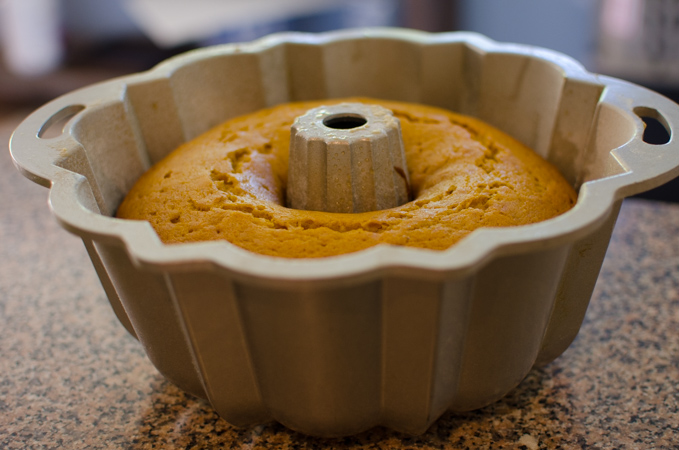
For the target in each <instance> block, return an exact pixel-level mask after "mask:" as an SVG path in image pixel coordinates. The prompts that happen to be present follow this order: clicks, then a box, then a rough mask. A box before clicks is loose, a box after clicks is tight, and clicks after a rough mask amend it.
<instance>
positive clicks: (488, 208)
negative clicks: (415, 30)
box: [117, 98, 577, 258]
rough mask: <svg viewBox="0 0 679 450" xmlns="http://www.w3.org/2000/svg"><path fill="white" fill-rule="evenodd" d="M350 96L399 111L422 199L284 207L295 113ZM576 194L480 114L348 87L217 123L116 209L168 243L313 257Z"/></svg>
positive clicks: (416, 239) (471, 226)
mask: <svg viewBox="0 0 679 450" xmlns="http://www.w3.org/2000/svg"><path fill="white" fill-rule="evenodd" d="M340 102H364V103H371V104H378V105H380V106H383V107H385V108H388V109H390V110H392V111H393V112H394V115H395V116H396V117H397V118H398V119H399V120H400V122H401V130H402V134H403V142H404V147H405V153H406V160H407V165H408V170H409V174H410V182H411V191H412V198H413V200H412V201H410V202H408V203H405V204H403V205H401V206H398V207H395V208H391V209H387V210H381V211H370V212H365V213H357V214H340V213H327V212H318V211H305V210H295V209H290V208H287V207H285V203H284V202H285V188H286V184H287V166H288V150H289V145H290V126H291V125H292V122H293V121H294V119H295V118H296V117H297V116H300V115H302V114H304V113H305V112H306V111H307V110H309V109H311V108H314V107H317V106H320V105H329V104H334V103H340ZM576 198H577V194H576V193H575V191H574V190H573V188H572V187H571V186H570V185H569V184H568V182H567V181H566V180H565V179H564V178H563V177H562V176H561V174H560V173H559V172H558V170H557V169H556V168H555V167H554V166H552V165H551V164H549V163H548V162H547V161H545V160H544V159H542V158H541V157H540V156H538V155H537V154H535V153H534V152H533V151H532V150H530V149H529V148H527V147H526V146H524V145H523V144H521V143H520V142H518V141H516V140H515V139H513V138H511V137H510V136H508V135H506V134H505V133H503V132H501V131H499V130H497V129H495V128H493V127H491V126H490V125H488V124H485V123H483V122H481V121H479V120H477V119H474V118H471V117H467V116H463V115H460V114H456V113H453V112H450V111H446V110H443V109H440V108H435V107H431V106H425V105H418V104H411V103H403V102H394V101H385V100H376V99H365V98H350V99H346V98H345V99H335V100H322V101H313V102H298V103H288V104H284V105H278V106H275V107H272V108H268V109H264V110H260V111H257V112H254V113H251V114H248V115H245V116H241V117H237V118H234V119H231V120H229V121H227V122H225V123H223V124H221V125H219V126H217V127H215V128H213V129H212V130H210V131H208V132H206V133H204V134H203V135H201V136H199V137H197V138H195V139H193V140H192V141H189V142H187V143H185V144H183V145H182V146H180V147H179V148H177V149H176V150H175V151H173V152H172V153H170V154H169V155H168V156H167V157H166V158H164V159H163V160H162V161H160V162H159V163H157V164H156V165H154V166H153V167H152V168H151V169H149V170H148V171H147V172H146V173H145V174H144V175H142V177H141V178H140V179H139V180H138V181H137V183H136V184H135V186H134V187H133V188H132V189H131V190H130V192H129V193H128V195H127V196H126V197H125V199H124V200H123V202H122V204H121V205H120V207H119V208H118V212H117V217H119V218H124V219H133V220H146V221H148V222H150V223H151V225H152V226H153V228H154V229H155V230H156V232H157V233H158V235H159V236H160V238H161V240H162V241H163V242H165V243H168V244H174V243H181V242H197V241H209V240H222V239H223V240H227V241H229V242H231V243H233V244H235V245H237V246H239V247H242V248H244V249H247V250H250V251H253V252H256V253H260V254H264V255H271V256H280V257H288V258H314V257H325V256H333V255H340V254H344V253H350V252H356V251H359V250H363V249H366V248H369V247H372V246H375V245H378V244H393V245H405V246H411V247H419V248H427V249H432V250H444V249H447V248H449V247H450V246H452V245H454V244H455V243H456V242H458V241H459V240H460V239H462V238H464V237H465V236H467V235H468V234H469V233H471V232H472V231H474V230H475V229H478V228H481V227H505V226H518V225H525V224H530V223H535V222H540V221H543V220H547V219H550V218H553V217H555V216H557V215H559V214H562V213H564V212H566V211H568V210H569V209H570V208H571V207H572V206H573V205H574V204H575V201H576Z"/></svg>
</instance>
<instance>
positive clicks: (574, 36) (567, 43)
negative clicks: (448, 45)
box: [458, 0, 599, 68]
mask: <svg viewBox="0 0 679 450" xmlns="http://www.w3.org/2000/svg"><path fill="white" fill-rule="evenodd" d="M598 11H599V1H598V0H462V1H461V2H460V5H459V9H458V14H459V16H458V17H459V18H458V26H459V28H460V29H463V30H469V31H476V32H479V33H482V34H485V35H486V36H488V37H490V38H492V39H495V40H498V41H506V42H515V43H520V44H531V45H538V46H541V47H547V48H550V49H552V50H557V51H560V52H563V53H565V54H567V55H569V56H572V57H573V58H575V59H577V60H578V61H580V62H581V63H583V64H584V65H585V66H586V67H588V68H593V66H594V65H595V59H596V51H597V34H598V31H597V30H598Z"/></svg>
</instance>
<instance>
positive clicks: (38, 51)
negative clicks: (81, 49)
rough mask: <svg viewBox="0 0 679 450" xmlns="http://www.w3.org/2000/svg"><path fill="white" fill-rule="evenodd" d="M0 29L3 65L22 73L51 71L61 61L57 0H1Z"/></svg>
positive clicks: (38, 73)
mask: <svg viewBox="0 0 679 450" xmlns="http://www.w3.org/2000/svg"><path fill="white" fill-rule="evenodd" d="M0 5H1V6H2V11H1V12H0V33H1V36H2V47H3V55H4V59H5V63H6V65H7V68H8V69H9V70H10V71H12V72H14V73H16V74H18V75H23V76H37V75H42V74H45V73H48V72H51V71H53V70H54V69H56V68H57V67H59V64H60V63H61V61H62V58H63V54H64V48H63V43H62V41H61V31H60V20H59V3H58V0H3V1H2V3H0Z"/></svg>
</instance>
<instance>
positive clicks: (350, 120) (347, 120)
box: [323, 113, 368, 130]
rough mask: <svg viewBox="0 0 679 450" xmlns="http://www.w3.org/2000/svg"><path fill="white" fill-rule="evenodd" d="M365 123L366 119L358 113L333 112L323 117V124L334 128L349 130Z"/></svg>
mask: <svg viewBox="0 0 679 450" xmlns="http://www.w3.org/2000/svg"><path fill="white" fill-rule="evenodd" d="M366 123H368V119H366V118H365V117H363V116H361V115H360V114H352V113H342V114H333V115H332V116H328V117H326V118H325V119H323V125H325V126H326V127H328V128H334V129H335V130H350V129H352V128H358V127H362V126H363V125H365V124H366Z"/></svg>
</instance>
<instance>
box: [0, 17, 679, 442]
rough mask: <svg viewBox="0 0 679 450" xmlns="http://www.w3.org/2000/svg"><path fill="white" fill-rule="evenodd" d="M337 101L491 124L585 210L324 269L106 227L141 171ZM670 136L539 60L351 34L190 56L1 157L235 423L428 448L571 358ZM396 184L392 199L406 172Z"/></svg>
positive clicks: (498, 46)
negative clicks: (280, 108) (231, 123)
mask: <svg viewBox="0 0 679 450" xmlns="http://www.w3.org/2000/svg"><path fill="white" fill-rule="evenodd" d="M345 97H371V98H380V99H388V100H398V101H407V102H416V103H423V104H428V105H433V106H439V107H443V108H446V109H449V110H452V111H455V112H460V113H463V114H467V115H470V116H474V117H477V118H479V119H481V120H483V121H485V122H488V123H490V124H491V125H493V126H495V127H497V128H499V129H501V130H503V131H504V132H506V133H508V134H510V135H511V136H513V137H514V138H516V139H518V140H519V141H521V142H522V143H523V144H525V145H527V146H529V147H531V148H532V149H534V150H535V151H536V152H537V153H538V154H539V155H541V156H543V157H544V158H545V159H547V160H548V161H550V162H551V163H553V164H554V165H556V167H558V169H559V171H560V172H561V173H562V174H563V175H564V177H565V178H566V179H567V180H568V182H569V183H571V184H572V185H573V187H575V189H576V190H577V191H578V199H577V203H576V204H575V206H574V207H573V208H572V209H570V210H569V211H568V212H566V213H564V214H562V215H560V216H557V217H555V218H553V219H549V220H547V221H544V222H540V223H535V224H531V225H525V226H519V227H511V228H483V229H479V230H476V231H474V232H472V233H471V234H470V235H468V236H467V237H465V238H464V239H462V240H461V241H460V242H459V243H458V244H456V245H454V246H452V247H450V248H449V249H447V250H442V251H432V250H425V249H417V248H406V247H401V246H392V245H378V246H375V247H371V248H369V249H367V250H363V251H359V252H355V253H350V254H346V255H341V256H333V257H327V258H320V259H303V258H302V259H286V258H278V257H270V256H265V255H260V254H255V253H251V252H248V251H246V250H243V249H241V248H239V247H236V246H235V245H232V244H230V243H228V242H217V241H215V242H201V243H191V244H177V245H166V244H163V243H162V242H161V241H160V239H159V237H158V235H157V234H156V233H155V232H154V231H153V229H152V228H151V226H150V225H149V224H148V223H146V222H141V221H129V220H122V219H117V218H114V217H113V216H114V214H115V212H116V209H117V207H118V205H119V204H120V202H121V201H122V199H123V197H124V196H125V195H126V193H127V192H128V191H129V190H130V188H131V187H132V185H133V184H134V183H135V181H136V180H137V179H138V178H139V177H140V176H141V175H142V174H143V173H144V172H145V171H146V170H147V169H148V168H149V167H150V166H151V165H152V164H153V163H155V162H157V161H159V160H160V159H161V158H163V157H164V156H165V155H167V154H168V153H169V152H170V151H172V150H173V149H175V148H176V147H178V146H179V145H180V144H182V143H183V142H186V141H188V140H190V139H192V138H194V137H196V136H197V135H199V134H201V133H202V132H204V131H206V130H208V129H210V128H212V127H213V126H216V125H217V124H219V123H221V122H223V121H225V120H227V119H230V118H233V117H236V116H239V115H242V114H246V113H249V112H253V111H257V110H259V109H262V108H265V107H268V106H273V105H277V104H281V103H285V102H291V101H302V100H312V99H332V98H345ZM359 115H361V114H359ZM646 117H652V118H654V119H657V120H658V121H659V122H660V123H661V124H662V125H663V126H664V127H665V128H666V129H667V131H668V133H669V136H670V138H669V141H668V142H667V143H665V144H662V145H652V144H649V143H647V142H645V141H644V137H643V132H644V122H643V120H642V119H644V118H646ZM64 123H65V125H64ZM678 123H679V107H678V106H677V105H676V104H674V103H673V102H671V101H669V100H667V99H666V98H664V97H662V96H660V95H658V94H656V93H654V92H651V91H649V90H647V89H644V88H642V87H639V86H636V85H633V84H630V83H627V82H624V81H621V80H617V79H614V78H610V77H605V76H600V75H595V74H592V73H589V72H587V71H586V70H585V69H584V68H583V67H582V66H581V65H580V64H578V63H577V62H575V61H573V60H572V59H570V58H568V57H566V56H564V55H561V54H559V53H555V52H552V51H549V50H545V49H541V48H536V47H529V46H520V45H514V44H502V43H497V42H494V41H491V40H489V39H487V38H485V37H483V36H480V35H477V34H472V33H441V34H428V33H423V32H416V31H409V30H399V29H361V30H349V31H341V32H333V33H327V34H281V35H273V36H270V37H267V38H264V39H261V40H258V41H255V42H252V43H248V44H233V45H224V46H218V47H212V48H206V49H201V50H196V51H192V52H189V53H187V54H184V55H181V56H178V57H175V58H172V59H170V60H168V61H166V62H164V63H162V64H160V65H159V66H157V67H155V68H154V69H152V70H150V71H148V72H144V73H140V74H136V75H131V76H127V77H123V78H118V79H115V80H112V81H109V82H105V83H102V84H98V85H94V86H91V87H88V88H84V89H81V90H78V91H75V92H72V93H70V94H68V95H65V96H63V97H60V98H58V99H56V100H54V101H52V102H50V103H48V104H47V105H45V106H43V107H42V108H40V109H38V110H37V111H35V112H34V113H33V114H31V115H30V116H29V117H28V118H27V119H26V120H25V121H24V122H23V123H22V124H21V125H20V126H19V127H18V128H17V130H16V132H15V133H14V134H13V136H12V139H11V142H10V150H11V152H12V156H13V158H14V161H15V163H16V165H17V167H18V169H19V170H20V171H21V172H22V173H23V174H24V175H25V176H27V177H28V178H30V179H31V180H33V181H35V182H37V183H40V184H42V185H44V186H46V187H49V188H50V193H49V203H50V207H51V208H52V211H53V213H54V215H55V216H56V218H57V220H58V221H59V222H60V223H61V224H62V225H63V226H64V228H66V229H67V230H69V231H71V232H73V233H75V234H77V235H78V236H80V237H82V239H83V241H84V243H85V246H86V248H87V250H88V252H89V255H90V257H91V259H92V262H93V264H94V267H95V269H96V271H97V273H98V275H99V277H100V279H101V282H102V285H103V287H104V289H105V291H106V293H107V296H108V298H109V300H110V302H111V305H112V306H113V309H114V311H115V313H116V314H117V316H118V318H119V319H120V321H121V323H122V324H123V325H124V326H125V327H126V328H127V330H128V331H129V332H130V333H131V334H132V335H133V336H135V337H136V338H137V339H138V340H139V341H140V342H141V345H142V346H143V347H144V349H145V350H146V352H147V354H148V356H149V358H150V360H151V361H152V362H153V364H154V365H155V366H156V367H157V368H158V370H159V371H160V372H161V373H162V374H163V375H165V376H166V377H167V378H168V379H170V380H171V381H173V382H174V383H175V384H177V385H178V386H179V387H181V388H183V389H184V390H186V391H188V392H190V393H192V394H195V395H197V396H200V397H204V398H207V399H208V400H209V402H210V403H211V404H212V405H213V406H214V408H215V409H216V411H217V412H218V413H219V414H220V415H221V416H222V417H223V418H224V419H226V420H227V421H228V422H230V423H232V424H234V425H237V426H251V425H254V424H260V423H264V422H268V421H272V420H275V421H279V422H280V423H282V424H284V425H286V426H288V427H290V428H292V429H295V430H298V431H301V432H304V433H308V434H313V435H321V436H343V435H349V434H353V433H357V432H360V431H362V430H366V429H368V428H371V427H373V426H377V425H383V426H386V427H390V428H393V429H395V430H399V431H403V432H407V433H422V432H424V431H426V430H427V428H428V427H429V426H430V425H431V424H432V423H433V421H435V420H436V419H437V418H438V417H439V416H440V415H441V414H442V413H443V412H444V411H446V410H453V411H465V410H470V409H474V408H479V407H482V406H484V405H487V404H489V403H492V402H494V401H496V400H498V399H499V398H501V397H502V396H504V395H505V394H506V393H507V392H509V391H510V390H511V389H513V388H514V387H515V386H516V385H517V384H518V383H520V382H521V380H522V379H523V378H524V377H525V376H526V374H527V373H528V372H529V371H530V370H531V368H532V367H534V366H536V365H541V364H546V363H548V362H549V361H551V360H553V359H554V358H556V357H557V356H558V355H559V354H561V353H562V352H563V351H564V350H565V349H566V348H567V347H568V345H569V344H570V342H571V341H572V340H573V338H574V337H575V336H576V334H577V332H578V329H579V327H580V324H581V322H582V319H583V317H584V314H585V311H586V308H587V304H588V302H589V298H590V296H591V294H592V290H593V288H594V284H595V282H596V279H597V276H598V273H599V270H600V267H601V263H602V260H603V258H604V254H605V252H606V248H607V245H608V241H609V238H610V235H611V232H612V229H613V226H614V224H615V220H616V217H617V214H618V210H619V208H620V204H621V202H622V199H623V198H624V197H625V196H628V195H632V194H635V193H638V192H641V191H644V190H647V189H650V188H653V187H655V186H658V185H660V184H662V183H664V182H666V181H669V180H670V179H671V178H673V177H675V176H677V175H678V174H679V149H678V148H677V147H678V145H677V140H676V127H677V124H678ZM330 124H331V125H333V123H332V122H330ZM334 125H336V126H337V124H336V123H335V124H334ZM354 125H355V124H354ZM342 126H346V125H342ZM352 126H353V125H352ZM62 127H63V128H62ZM340 131H341V126H340ZM387 134H388V133H387ZM378 145H381V144H379V143H378ZM327 150H328V151H332V149H330V146H328V147H327ZM389 155H391V156H390V157H391V158H392V161H391V163H394V164H392V165H391V166H390V167H397V166H398V158H399V156H398V153H397V152H395V153H389ZM404 169H405V168H404ZM291 170H292V169H291ZM344 170H346V168H345V169H344ZM405 173H406V174H407V172H405ZM389 175H390V176H391V178H390V180H391V183H392V186H393V189H392V191H393V193H394V195H393V196H392V197H399V198H400V197H402V196H403V187H404V186H405V185H406V184H407V179H406V178H404V177H399V176H396V177H395V176H393V175H394V174H393V173H390V174H389ZM397 175H398V174H397ZM324 189H325V188H324ZM292 194H293V196H294V193H292ZM299 198H302V199H303V198H305V197H304V194H300V196H299ZM326 200H327V194H326ZM341 200H342V201H337V202H335V203H336V204H338V205H339V204H341V205H342V206H341V207H342V208H349V206H347V205H349V201H348V198H347V199H341ZM344 200H347V201H346V203H342V202H343V201H344ZM288 201H291V202H294V201H296V200H294V199H289V200H288ZM390 201H392V200H390ZM398 201H402V198H400V199H399V200H398ZM371 202H372V200H371ZM379 202H380V200H378V199H377V196H376V197H375V203H371V205H368V206H365V205H363V206H360V207H361V208H363V207H366V208H369V209H370V208H379V206H377V205H378V204H379ZM319 203H320V202H319ZM352 207H353V206H352Z"/></svg>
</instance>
